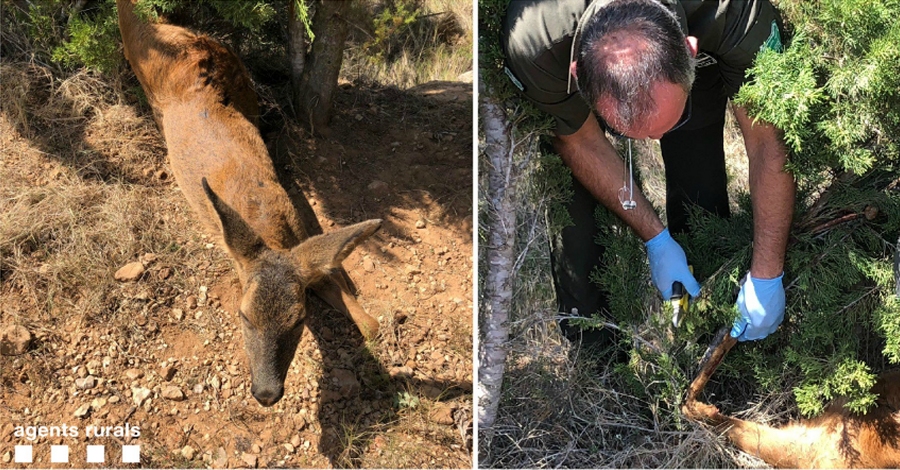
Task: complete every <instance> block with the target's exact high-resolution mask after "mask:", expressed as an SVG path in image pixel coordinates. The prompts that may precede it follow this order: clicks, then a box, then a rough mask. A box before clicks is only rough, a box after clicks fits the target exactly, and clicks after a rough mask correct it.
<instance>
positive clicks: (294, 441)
mask: <svg viewBox="0 0 900 470" xmlns="http://www.w3.org/2000/svg"><path fill="white" fill-rule="evenodd" d="M300 444H303V440H301V439H300V435H299V434H294V437H292V438H291V445H292V446H294V448H295V449H296V448H297V447H300Z"/></svg>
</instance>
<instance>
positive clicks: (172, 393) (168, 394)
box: [160, 385, 184, 401]
mask: <svg viewBox="0 0 900 470" xmlns="http://www.w3.org/2000/svg"><path fill="white" fill-rule="evenodd" d="M160 395H162V397H163V398H165V399H166V400H172V401H182V400H184V392H182V391H181V389H180V388H178V387H176V386H174V385H169V386H168V387H163V389H162V391H161V392H160Z"/></svg>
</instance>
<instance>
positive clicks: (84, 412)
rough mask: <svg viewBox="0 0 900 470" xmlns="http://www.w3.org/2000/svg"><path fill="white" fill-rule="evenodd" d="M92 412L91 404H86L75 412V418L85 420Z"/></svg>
mask: <svg viewBox="0 0 900 470" xmlns="http://www.w3.org/2000/svg"><path fill="white" fill-rule="evenodd" d="M90 412H91V404H90V403H85V404H83V405H81V406H79V407H78V409H77V410H75V417H76V418H85V417H86V416H87V415H88V413H90Z"/></svg>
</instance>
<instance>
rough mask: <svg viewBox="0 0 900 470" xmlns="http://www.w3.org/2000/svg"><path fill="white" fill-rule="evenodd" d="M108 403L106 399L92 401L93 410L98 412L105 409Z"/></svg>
mask: <svg viewBox="0 0 900 470" xmlns="http://www.w3.org/2000/svg"><path fill="white" fill-rule="evenodd" d="M106 402H107V399H106V398H103V397H99V398H94V400H93V401H91V409H92V410H94V411H97V410H99V409H101V408H103V407H104V406H106Z"/></svg>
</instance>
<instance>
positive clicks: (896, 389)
mask: <svg viewBox="0 0 900 470" xmlns="http://www.w3.org/2000/svg"><path fill="white" fill-rule="evenodd" d="M729 330H730V327H729V328H723V329H722V330H721V331H719V333H718V335H716V338H715V339H714V340H713V342H712V344H711V345H710V349H709V351H708V352H707V354H706V355H705V356H704V358H703V360H702V361H701V363H700V372H699V373H698V374H697V377H696V378H695V379H694V381H693V382H692V383H691V386H690V387H689V388H688V394H687V399H686V400H685V402H684V404H683V405H682V408H681V410H682V412H683V413H684V415H685V416H687V417H688V418H690V419H692V420H695V421H701V422H706V423H709V424H712V425H714V426H717V427H718V428H719V429H722V430H724V432H725V436H726V437H727V438H728V439H729V440H730V441H731V442H732V443H734V445H735V446H737V447H738V448H739V449H741V450H742V451H744V452H746V453H748V454H750V455H754V456H756V457H759V458H761V459H762V460H764V461H765V462H766V463H767V464H769V465H772V466H773V467H779V468H785V467H787V468H897V467H898V466H900V370H894V371H889V372H885V373H883V374H881V375H880V376H879V378H878V380H877V382H876V383H875V386H874V387H873V388H872V393H876V394H878V401H877V403H876V405H875V406H874V407H873V408H871V409H870V410H869V411H868V412H867V413H866V414H864V415H856V414H853V413H850V412H849V411H848V410H847V409H845V408H844V404H845V403H846V402H847V399H846V398H838V399H836V400H834V401H832V402H831V403H830V404H829V405H828V407H827V408H826V409H825V412H824V413H823V414H822V415H820V416H818V417H816V418H813V419H810V420H801V421H799V422H792V423H789V424H787V425H785V426H782V427H779V428H775V427H771V426H766V425H764V424H759V423H754V422H750V421H745V420H741V419H737V418H733V417H731V416H726V415H724V414H722V413H720V412H719V410H718V408H716V407H715V406H713V405H710V404H706V403H702V402H700V401H699V400H698V399H697V396H698V395H699V394H700V392H701V391H702V390H703V388H704V387H705V386H706V382H707V381H708V380H709V378H710V376H712V373H713V372H714V371H715V369H716V367H718V365H719V363H720V362H721V361H722V359H723V358H724V357H725V354H726V353H727V352H728V350H729V349H731V347H732V346H734V344H735V342H736V341H737V340H735V339H734V338H732V337H731V336H730V335H729V334H728V332H729Z"/></svg>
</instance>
